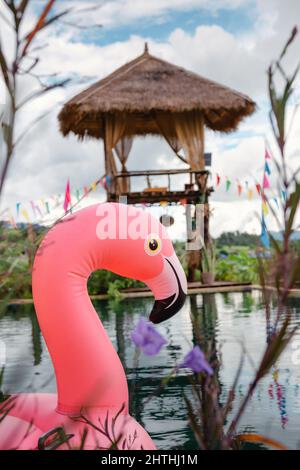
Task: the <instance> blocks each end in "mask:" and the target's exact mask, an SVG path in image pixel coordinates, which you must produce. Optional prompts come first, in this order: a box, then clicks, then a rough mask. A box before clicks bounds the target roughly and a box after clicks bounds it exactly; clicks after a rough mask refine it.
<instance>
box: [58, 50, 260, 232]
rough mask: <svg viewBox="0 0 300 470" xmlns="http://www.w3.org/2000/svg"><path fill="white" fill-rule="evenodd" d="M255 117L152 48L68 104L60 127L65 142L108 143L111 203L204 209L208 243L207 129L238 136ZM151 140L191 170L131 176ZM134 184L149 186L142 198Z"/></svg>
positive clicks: (245, 104) (235, 98)
mask: <svg viewBox="0 0 300 470" xmlns="http://www.w3.org/2000/svg"><path fill="white" fill-rule="evenodd" d="M254 110H255V103H254V102H253V101H252V100H251V99H250V98H249V97H248V96H246V95H244V94H242V93H239V92H237V91H234V90H232V89H231V88H228V87H226V86H223V85H220V84H218V83H216V82H213V81H211V80H208V79H206V78H203V77H201V76H199V75H197V74H195V73H193V72H190V71H187V70H185V69H184V68H182V67H178V66H176V65H173V64H171V63H169V62H167V61H164V60H162V59H159V58H157V57H154V56H153V55H152V54H150V53H149V51H148V46H147V43H146V44H145V50H144V53H143V54H142V55H140V56H138V57H137V58H136V59H134V60H132V61H131V62H128V63H127V64H125V65H123V66H122V67H120V68H118V69H117V70H115V71H114V72H113V73H111V74H110V75H108V76H107V77H105V78H104V79H102V80H100V81H98V82H96V83H95V84H94V85H92V86H90V87H89V88H87V89H86V90H84V91H82V92H81V93H79V94H78V95H76V96H74V97H73V98H72V99H71V100H70V101H68V102H67V103H66V104H65V105H64V106H63V108H62V110H61V111H60V113H59V116H58V119H59V122H60V130H61V132H62V133H63V135H64V136H66V135H68V134H69V133H73V134H75V135H77V136H78V137H79V139H85V138H88V137H92V138H96V139H102V140H103V142H104V155H105V173H106V182H107V184H106V191H107V199H108V201H115V200H117V199H118V197H119V196H120V195H124V196H127V200H128V203H132V204H134V203H141V202H143V203H151V204H153V203H157V202H159V201H166V202H168V203H169V204H175V203H178V202H180V201H185V202H186V203H188V204H197V203H199V202H202V203H204V204H205V205H206V208H207V210H206V211H205V214H206V215H205V218H206V223H205V238H206V241H207V240H208V237H209V235H208V220H209V216H208V213H209V211H208V196H209V194H210V192H211V191H212V188H208V187H207V176H208V174H209V172H208V171H207V170H206V168H205V166H206V165H205V156H206V155H205V152H204V130H205V127H207V128H209V129H212V130H214V131H220V132H230V131H233V130H235V129H236V128H237V126H238V124H239V123H240V121H241V120H242V119H243V118H244V117H245V116H248V115H250V114H251V113H252V112H253V111H254ZM148 134H152V135H159V136H161V137H163V138H165V140H166V141H167V143H168V144H169V145H170V147H171V148H172V150H173V151H174V153H175V154H176V156H177V157H178V158H180V160H181V161H183V162H184V163H185V164H186V168H185V169H173V170H172V169H170V170H159V169H153V170H151V171H128V170H127V167H126V164H127V161H128V157H129V153H130V149H131V146H132V141H133V139H134V137H135V136H146V135H148ZM141 158H142V157H141ZM118 161H119V163H118V165H119V167H120V171H118V168H117V162H118ZM177 174H185V175H186V177H187V179H188V181H187V182H186V183H185V184H184V187H183V188H182V189H181V190H174V189H172V188H171V177H172V175H177ZM154 175H165V177H166V179H167V185H166V186H163V187H152V186H151V182H150V177H151V176H154ZM136 177H144V178H146V181H147V187H146V188H145V189H144V190H143V191H134V187H133V185H132V179H133V178H136Z"/></svg>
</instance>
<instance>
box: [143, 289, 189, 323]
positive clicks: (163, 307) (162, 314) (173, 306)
mask: <svg viewBox="0 0 300 470" xmlns="http://www.w3.org/2000/svg"><path fill="white" fill-rule="evenodd" d="M174 297H175V294H174V295H172V296H171V297H168V298H167V299H162V300H156V301H155V303H154V306H153V309H152V311H151V313H150V317H149V320H150V321H151V322H152V323H155V324H158V323H162V322H163V321H166V320H168V319H169V318H171V317H173V316H174V315H175V314H176V313H177V312H179V310H180V309H181V307H182V306H183V304H184V302H185V299H186V294H185V293H184V292H183V291H182V290H181V289H180V292H179V294H178V297H177V299H176V300H175V302H173V301H174ZM172 302H173V303H172Z"/></svg>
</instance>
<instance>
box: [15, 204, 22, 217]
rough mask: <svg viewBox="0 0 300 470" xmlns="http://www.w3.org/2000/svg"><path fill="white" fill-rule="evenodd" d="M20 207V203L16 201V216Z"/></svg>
mask: <svg viewBox="0 0 300 470" xmlns="http://www.w3.org/2000/svg"><path fill="white" fill-rule="evenodd" d="M20 207H21V203H20V202H17V204H16V211H17V217H19V215H20Z"/></svg>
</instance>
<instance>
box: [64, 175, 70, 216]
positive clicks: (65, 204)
mask: <svg viewBox="0 0 300 470" xmlns="http://www.w3.org/2000/svg"><path fill="white" fill-rule="evenodd" d="M70 204H71V191H70V180H69V179H68V181H67V186H66V192H65V200H64V205H63V207H64V211H65V212H67V210H68V207H69V205H70Z"/></svg>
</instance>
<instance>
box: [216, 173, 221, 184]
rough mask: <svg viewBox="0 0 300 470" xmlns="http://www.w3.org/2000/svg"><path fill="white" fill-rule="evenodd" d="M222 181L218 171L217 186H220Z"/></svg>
mask: <svg viewBox="0 0 300 470" xmlns="http://www.w3.org/2000/svg"><path fill="white" fill-rule="evenodd" d="M220 181H221V178H220V175H218V173H217V174H216V185H217V186H219V184H220Z"/></svg>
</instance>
